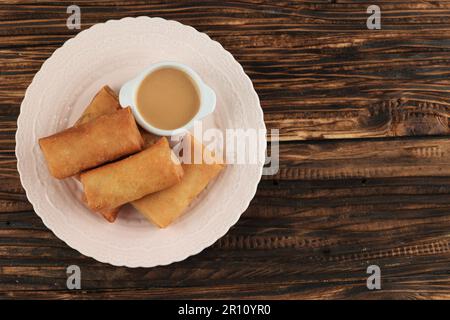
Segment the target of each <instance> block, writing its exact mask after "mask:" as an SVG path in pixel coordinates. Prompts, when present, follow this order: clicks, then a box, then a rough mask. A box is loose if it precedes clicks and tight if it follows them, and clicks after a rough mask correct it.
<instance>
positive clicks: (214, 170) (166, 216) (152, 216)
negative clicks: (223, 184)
mask: <svg viewBox="0 0 450 320" xmlns="http://www.w3.org/2000/svg"><path fill="white" fill-rule="evenodd" d="M188 138H189V139H190V140H191V141H190V144H191V148H194V147H197V148H201V150H202V153H203V152H208V151H207V150H206V149H205V148H204V146H203V145H202V144H201V143H199V142H197V141H195V139H194V138H193V137H192V136H188ZM191 150H193V149H191ZM191 154H192V156H193V154H194V153H193V152H191ZM208 156H209V157H210V159H213V156H212V155H211V153H208ZM193 160H194V159H191V163H194V161H193ZM219 162H220V161H216V162H214V161H212V162H208V163H210V164H207V163H205V162H203V163H201V164H183V165H182V166H183V171H184V175H183V179H182V180H181V182H180V183H178V184H175V185H173V186H172V187H170V188H167V189H164V190H162V191H159V192H156V193H152V194H149V195H147V196H145V197H143V198H141V199H138V200H135V201H133V202H132V203H131V204H132V205H133V207H135V208H136V209H137V210H138V211H139V212H140V213H142V214H143V215H144V216H145V217H146V218H147V219H148V220H150V221H151V222H153V223H154V224H156V225H157V226H158V227H160V228H165V227H167V226H168V225H169V224H171V223H172V222H173V221H174V220H175V219H177V218H178V217H180V216H181V215H182V214H183V212H185V211H186V208H187V207H188V206H189V204H190V203H191V202H192V201H193V200H194V199H195V198H196V197H197V196H198V195H199V194H200V192H202V191H203V189H205V188H206V186H207V185H208V184H209V182H210V181H211V180H212V179H214V178H215V177H216V176H217V174H218V173H219V172H220V171H221V170H222V169H223V168H224V165H222V164H219Z"/></svg>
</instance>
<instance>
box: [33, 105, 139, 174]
mask: <svg viewBox="0 0 450 320" xmlns="http://www.w3.org/2000/svg"><path fill="white" fill-rule="evenodd" d="M143 143H144V142H143V140H142V137H141V134H140V133H139V130H138V128H137V125H136V122H135V120H134V117H133V115H132V114H131V110H130V108H126V109H121V110H118V111H116V112H114V113H112V114H107V115H104V116H100V117H98V118H96V119H95V120H93V121H90V122H87V123H85V124H83V125H80V126H78V127H72V128H69V129H66V130H64V131H62V132H59V133H57V134H54V135H52V136H49V137H46V138H42V139H40V140H39V145H40V146H41V149H42V151H43V153H44V156H45V159H46V160H47V165H48V168H49V170H50V173H51V174H52V175H53V176H54V177H55V178H58V179H63V178H67V177H70V176H73V175H75V174H77V173H79V172H81V171H83V170H86V169H90V168H93V167H96V166H98V165H101V164H103V163H105V162H108V161H112V160H116V159H118V158H120V157H123V156H125V155H129V154H132V153H135V152H137V151H139V150H141V149H142V146H143Z"/></svg>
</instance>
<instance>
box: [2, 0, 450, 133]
mask: <svg viewBox="0 0 450 320" xmlns="http://www.w3.org/2000/svg"><path fill="white" fill-rule="evenodd" d="M68 3H69V2H64V1H62V2H55V3H51V2H46V3H45V4H44V5H40V6H39V5H33V4H32V3H28V4H27V3H25V4H21V5H17V4H15V2H14V1H13V2H11V3H10V4H5V5H4V6H2V7H1V8H0V21H2V22H0V25H1V26H2V28H1V29H0V30H2V32H3V34H1V33H0V59H1V61H2V62H1V63H2V65H1V67H2V68H1V70H2V71H0V80H3V79H2V78H3V77H4V80H5V81H0V93H1V95H0V97H1V98H0V106H4V108H1V109H0V114H3V115H17V114H18V112H19V104H20V102H21V99H22V97H23V93H24V90H25V89H26V87H27V86H28V84H29V83H30V82H31V79H32V76H33V75H34V73H35V72H36V71H37V70H38V69H39V67H40V65H41V64H42V62H43V61H44V60H45V59H46V58H47V57H49V56H50V55H51V53H52V52H53V51H54V50H55V49H56V48H57V47H58V46H60V45H61V44H62V43H63V42H64V41H65V40H67V39H69V38H70V37H72V36H73V35H74V34H75V33H76V32H77V31H73V30H68V29H67V28H66V27H65V20H66V18H67V14H66V13H65V8H66V7H67V5H68ZM70 4H71V3H70ZM104 4H105V2H102V1H94V2H92V1H81V2H79V5H80V6H81V8H82V23H83V29H85V28H88V27H89V26H91V25H92V24H95V23H98V22H103V21H105V20H107V19H119V18H122V17H125V16H134V15H139V14H144V15H145V14H149V15H151V16H162V17H165V18H168V19H176V20H179V21H181V22H183V23H186V24H190V25H193V26H194V27H197V28H198V29H199V30H200V31H205V32H207V33H208V34H209V35H210V36H211V37H212V38H213V39H216V40H218V41H220V42H221V43H222V44H223V45H224V46H225V48H226V49H228V50H229V51H230V52H231V53H233V54H234V55H235V57H236V58H237V59H238V61H239V62H241V63H242V64H243V66H244V68H245V70H246V71H247V72H248V74H249V75H250V76H251V77H252V79H253V81H254V83H255V87H256V90H257V91H258V93H259V95H260V97H261V100H262V101H261V103H262V106H263V108H264V111H265V119H266V121H267V125H268V127H269V128H271V129H279V130H280V135H281V139H282V140H285V141H292V140H298V139H300V140H303V139H320V138H338V139H339V138H360V137H384V136H411V135H434V134H447V133H448V130H449V129H448V114H449V110H448V105H449V101H450V100H449V97H450V96H449V94H448V88H449V84H450V83H449V81H448V74H449V69H448V65H450V63H449V62H450V61H449V60H448V56H449V54H448V53H449V51H450V41H449V40H450V38H447V36H446V33H445V32H442V30H443V29H445V27H446V25H445V24H444V23H443V21H444V20H443V19H444V18H445V17H446V16H448V15H449V13H450V4H449V3H446V2H442V3H440V5H439V6H437V5H433V4H432V3H428V2H425V3H420V4H417V3H405V2H395V1H391V2H382V3H381V7H382V10H383V29H382V30H379V31H368V30H366V27H365V21H366V18H367V14H366V13H365V9H366V6H367V5H366V4H362V3H353V2H348V3H339V4H335V3H321V2H317V3H314V2H308V3H289V2H280V3H278V2H277V4H271V3H258V4H257V5H255V4H252V3H244V2H230V3H220V2H201V3H197V2H187V3H185V4H179V3H173V4H161V3H155V4H147V3H144V2H142V1H131V2H123V3H122V2H121V3H120V5H121V6H120V7H117V8H115V7H110V8H109V9H105V8H104V7H102V5H104ZM118 8H120V10H119V9H118ZM201 8H203V10H205V11H204V12H208V14H204V13H202V12H203V11H201V10H199V9H201ZM223 8H227V10H221V9H223ZM116 9H117V10H116ZM318 9H320V10H318ZM31 12H33V14H31ZM100 13H101V14H100ZM11 17H14V19H12V18H11ZM99 17H100V18H99ZM419 25H420V28H419V29H417V26H419ZM227 26H229V27H227ZM268 30H269V31H268ZM410 30H414V31H413V32H414V36H411V31H410ZM330 32H331V33H332V34H330ZM2 35H3V36H2Z"/></svg>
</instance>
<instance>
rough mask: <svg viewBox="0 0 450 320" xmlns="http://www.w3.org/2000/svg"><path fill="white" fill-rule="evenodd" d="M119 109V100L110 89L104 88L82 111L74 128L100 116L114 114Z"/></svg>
mask: <svg viewBox="0 0 450 320" xmlns="http://www.w3.org/2000/svg"><path fill="white" fill-rule="evenodd" d="M120 108H121V107H120V103H119V98H118V97H117V95H116V93H115V92H114V91H113V90H112V89H111V88H110V87H108V86H104V87H103V88H101V89H100V91H99V92H97V94H96V95H95V96H94V98H93V99H92V101H91V102H90V103H89V105H88V106H87V107H86V109H85V110H84V111H83V114H82V115H81V117H80V118H79V119H78V120H77V122H75V124H74V127H77V126H79V125H82V124H84V123H86V122H89V121H91V120H94V119H95V118H98V117H100V116H102V115H105V114H109V113H114V112H116V111H117V110H119V109H120Z"/></svg>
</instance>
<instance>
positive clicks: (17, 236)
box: [0, 0, 450, 299]
mask: <svg viewBox="0 0 450 320" xmlns="http://www.w3.org/2000/svg"><path fill="white" fill-rule="evenodd" d="M369 2H370V1H352V0H342V1H319V0H317V1H315V0H312V1H276V2H273V1H257V0H255V1H220V2H219V1H172V2H166V1H160V2H159V1H136V0H132V1H117V0H115V1H88V0H78V1H76V3H77V4H78V5H79V6H80V7H81V11H82V18H81V20H82V21H81V22H82V29H86V28H88V27H89V26H91V25H93V24H96V23H100V22H104V21H106V20H108V19H120V18H122V17H126V16H140V15H149V16H161V17H164V18H167V19H175V20H178V21H180V22H182V23H185V24H188V25H192V26H194V27H195V28H197V29H198V30H199V31H202V32H206V33H207V34H208V35H209V36H211V37H212V38H213V39H214V40H217V41H219V42H220V43H221V44H222V45H223V46H224V47H225V48H226V49H227V50H229V51H230V52H231V53H232V54H233V55H234V56H235V57H236V59H237V60H238V61H239V62H240V63H241V64H242V65H243V67H244V69H245V71H246V72H247V73H248V75H249V76H250V77H251V79H252V81H253V83H254V86H255V88H256V90H257V92H258V94H259V96H260V99H261V105H262V107H263V109H264V113H265V120H266V124H267V127H268V128H269V129H278V130H279V132H280V136H279V140H281V142H280V170H279V172H278V173H277V174H276V175H275V176H265V177H263V180H262V181H261V183H260V186H259V188H258V191H257V194H256V197H255V198H254V199H253V201H252V203H251V205H250V207H249V208H248V209H247V210H246V212H244V214H243V216H242V218H241V219H240V220H239V222H238V223H237V224H236V225H235V226H234V227H233V228H232V229H231V230H230V231H229V232H228V233H227V235H225V236H224V237H223V238H222V239H220V240H219V241H218V242H216V243H215V244H214V245H213V246H212V247H210V248H208V249H206V250H204V251H203V252H202V253H200V254H199V255H196V256H194V257H190V258H188V259H187V260H185V261H183V262H180V263H176V264H174V265H170V266H165V267H156V268H152V269H143V268H138V269H128V268H118V267H113V266H110V265H105V264H101V263H99V262H96V261H94V260H93V259H90V258H86V257H84V256H82V255H81V254H79V253H78V252H76V251H75V250H73V249H71V248H69V247H68V246H67V245H65V244H64V243H63V242H62V241H61V240H59V239H57V238H56V237H55V236H54V235H53V233H52V232H51V231H49V230H48V229H47V228H46V227H45V226H44V225H43V223H42V221H41V220H40V219H39V218H38V217H37V215H36V214H35V213H34V212H33V208H32V206H31V204H30V203H29V202H28V201H27V199H26V195H25V193H24V190H23V188H22V187H21V184H20V180H19V175H18V173H17V170H16V159H15V155H14V148H15V137H14V135H15V131H16V120H17V116H18V114H19V112H20V103H21V101H22V99H23V95H24V92H25V90H26V88H27V86H28V85H29V84H30V83H31V81H32V78H33V76H34V74H35V73H36V72H37V70H39V68H40V66H41V65H42V63H43V62H44V61H45V59H47V58H48V57H49V56H50V55H51V54H52V52H53V51H54V50H55V49H56V48H58V47H59V46H61V45H62V44H63V43H64V41H66V40H67V39H70V38H72V37H73V36H75V35H76V34H77V33H78V32H79V31H77V30H68V29H67V28H66V27H65V22H66V19H67V16H68V15H67V14H66V8H67V6H68V5H71V4H73V2H72V1H46V0H41V1H31V0H20V1H19V0H17V1H12V0H6V1H2V2H1V4H0V298H74V297H75V298H81V299H89V298H102V299H105V298H138V299H145V298H199V299H201V298H242V299H245V298H256V299H260V298H274V299H346V298H354V299H355V298H357V299H380V298H387V299H399V298H408V299H424V298H433V299H440V298H444V299H449V298H450V268H449V265H450V232H449V230H450V215H449V212H450V210H449V209H450V169H449V163H450V144H449V142H448V134H449V124H448V118H449V111H450V81H449V79H448V78H449V77H448V76H449V74H450V67H449V66H450V63H449V62H450V61H449V59H450V58H449V57H450V54H449V53H450V36H449V35H450V1H395V0H392V1H390V0H389V1H388V0H385V1H376V4H378V5H380V7H381V9H382V30H377V31H369V30H367V28H366V19H367V16H368V15H367V14H366V8H367V6H368V5H369V4H372V3H369ZM269 138H271V139H274V140H275V139H278V138H276V137H275V136H273V137H269ZM71 264H77V265H79V266H80V267H81V270H82V290H81V291H69V290H67V288H66V279H67V275H66V268H67V266H68V265H71ZM371 264H377V265H379V266H380V267H381V270H382V290H380V291H369V290H367V288H366V278H367V274H366V268H367V266H369V265H371Z"/></svg>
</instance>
